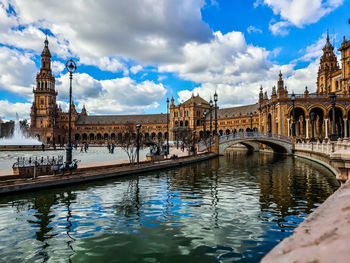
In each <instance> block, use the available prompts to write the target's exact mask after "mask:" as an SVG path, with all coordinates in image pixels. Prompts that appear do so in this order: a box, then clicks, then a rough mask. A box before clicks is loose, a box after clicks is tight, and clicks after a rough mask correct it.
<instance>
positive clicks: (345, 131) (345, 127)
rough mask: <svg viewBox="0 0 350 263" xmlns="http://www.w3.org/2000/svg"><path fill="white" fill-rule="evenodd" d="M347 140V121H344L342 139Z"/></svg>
mask: <svg viewBox="0 0 350 263" xmlns="http://www.w3.org/2000/svg"><path fill="white" fill-rule="evenodd" d="M347 138H348V119H344V139H347Z"/></svg>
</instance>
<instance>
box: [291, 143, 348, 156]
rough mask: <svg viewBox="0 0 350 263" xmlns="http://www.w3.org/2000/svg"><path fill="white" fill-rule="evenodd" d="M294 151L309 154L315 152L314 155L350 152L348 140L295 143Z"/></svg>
mask: <svg viewBox="0 0 350 263" xmlns="http://www.w3.org/2000/svg"><path fill="white" fill-rule="evenodd" d="M295 150H303V151H309V152H316V153H323V154H327V155H330V154H331V153H333V152H341V151H345V152H350V141H349V140H343V141H340V140H339V141H336V142H330V141H328V142H323V143H320V142H314V143H310V142H309V143H305V142H301V143H297V144H295Z"/></svg>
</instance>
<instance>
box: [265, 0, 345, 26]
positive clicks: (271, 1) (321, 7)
mask: <svg viewBox="0 0 350 263" xmlns="http://www.w3.org/2000/svg"><path fill="white" fill-rule="evenodd" d="M263 3H264V4H265V5H268V6H269V7H270V8H272V10H273V12H274V13H275V14H278V15H280V16H281V18H282V19H283V20H285V21H288V22H290V23H291V24H293V25H295V26H297V27H302V26H304V25H309V24H312V23H316V22H317V21H318V20H320V18H322V17H323V16H325V15H327V14H329V13H330V12H332V11H333V10H334V9H336V8H337V7H339V6H340V5H342V4H343V0H323V1H322V0H264V2H263Z"/></svg>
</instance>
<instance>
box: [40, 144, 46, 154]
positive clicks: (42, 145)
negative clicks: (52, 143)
mask: <svg viewBox="0 0 350 263" xmlns="http://www.w3.org/2000/svg"><path fill="white" fill-rule="evenodd" d="M41 149H42V150H43V152H45V144H44V143H42V144H41Z"/></svg>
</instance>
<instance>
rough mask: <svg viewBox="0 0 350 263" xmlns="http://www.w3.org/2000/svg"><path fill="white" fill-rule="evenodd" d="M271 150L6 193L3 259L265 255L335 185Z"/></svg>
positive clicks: (0, 242) (0, 215)
mask: <svg viewBox="0 0 350 263" xmlns="http://www.w3.org/2000/svg"><path fill="white" fill-rule="evenodd" d="M338 186H339V185H338V182H337V181H336V180H335V178H334V176H333V175H332V174H331V173H330V172H329V171H328V170H327V169H326V168H324V167H322V166H320V165H318V164H315V163H312V162H310V161H307V160H304V159H300V158H293V157H290V156H289V157H288V156H281V155H273V154H267V153H265V154H264V153H253V154H249V153H247V152H244V151H237V152H233V153H231V154H230V155H226V156H223V157H220V158H217V159H213V160H210V161H205V162H202V163H198V164H193V165H188V166H184V167H181V168H176V169H168V170H163V171H155V172H150V173H145V174H142V175H139V176H129V177H124V178H119V179H113V180H108V181H103V182H94V183H89V184H82V185H75V186H71V187H65V188H58V189H50V190H43V191H35V192H33V193H25V194H20V195H12V196H9V197H0V255H1V260H0V261H1V262H84V263H85V262H93V263H97V262H201V263H202V262H259V260H260V259H261V258H262V257H263V256H264V255H265V254H266V253H267V252H268V251H270V250H271V249H272V248H273V247H274V246H275V245H276V244H277V243H278V242H279V241H280V240H282V239H284V238H286V237H288V236H289V235H291V234H292V231H293V229H294V228H295V227H297V225H298V224H299V223H300V222H302V221H303V220H304V219H305V217H307V215H308V214H310V213H311V212H312V211H313V210H314V209H315V208H316V207H317V206H319V205H320V204H321V203H322V202H323V201H324V200H325V199H326V198H327V197H328V196H329V195H331V194H332V193H333V192H334V191H335V190H336V189H337V188H338Z"/></svg>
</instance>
